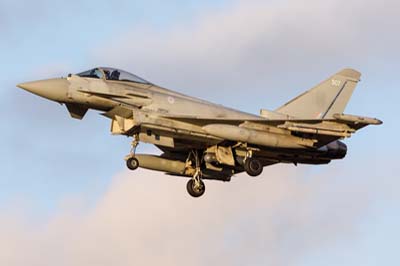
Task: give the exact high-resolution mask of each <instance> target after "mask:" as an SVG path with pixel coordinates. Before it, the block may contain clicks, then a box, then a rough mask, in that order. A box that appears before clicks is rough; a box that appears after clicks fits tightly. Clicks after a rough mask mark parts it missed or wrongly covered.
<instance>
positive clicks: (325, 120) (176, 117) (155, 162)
mask: <svg viewBox="0 0 400 266" xmlns="http://www.w3.org/2000/svg"><path fill="white" fill-rule="evenodd" d="M360 77H361V74H360V73H359V72H358V71H356V70H353V69H344V70H342V71H340V72H338V73H337V74H335V75H333V76H331V77H330V78H328V79H326V80H325V81H323V82H322V83H320V84H319V85H317V86H315V87H313V88H312V89H310V90H308V91H306V92H305V93H303V94H301V95H300V96H298V97H296V98H294V99H293V100H291V101H289V102H288V103H286V104H284V105H282V106H281V107H280V108H278V109H277V110H274V111H270V110H264V109H262V110H261V112H260V115H253V114H249V113H245V112H241V111H238V110H234V109H231V108H226V107H223V106H221V105H217V104H214V103H210V102H208V101H204V100H200V99H197V98H194V97H190V96H187V95H184V94H181V93H178V92H175V91H171V90H168V89H166V88H163V87H160V86H157V85H155V84H153V83H151V82H148V81H146V80H144V79H142V78H140V77H138V76H135V75H133V74H130V73H128V72H125V71H123V70H119V69H115V68H109V67H98V68H94V69H91V70H89V71H85V72H82V73H79V74H69V75H68V76H67V77H66V78H55V79H47V80H40V81H33V82H27V83H22V84H19V85H17V86H18V87H20V88H22V89H24V90H26V91H29V92H31V93H33V94H36V95H38V96H41V97H43V98H46V99H48V100H51V101H55V102H58V103H61V104H63V105H65V106H66V107H67V109H68V111H69V113H70V115H71V116H72V117H73V118H76V119H82V118H83V117H84V116H85V114H86V112H87V111H88V110H89V109H94V110H97V111H100V112H101V114H102V115H103V116H105V117H107V118H109V119H110V120H111V133H112V134H115V135H125V136H128V137H131V138H132V147H131V152H130V153H129V155H128V156H126V157H125V161H126V165H127V167H128V168H129V169H130V170H136V169H137V168H138V167H141V168H145V169H150V170H155V171H161V172H165V173H166V174H167V175H171V176H182V177H188V178H189V181H188V183H187V191H188V193H189V194H190V195H191V196H193V197H200V196H202V195H203V194H204V192H205V185H204V182H203V180H219V181H225V182H228V181H230V180H231V178H232V177H233V176H234V175H237V174H239V173H242V172H246V173H247V174H248V175H249V176H253V177H255V176H259V175H260V174H261V173H262V171H263V168H264V167H266V166H269V165H273V164H278V163H287V164H294V165H297V164H314V165H320V164H328V163H329V162H331V161H332V160H337V159H343V158H344V157H345V156H346V153H347V146H346V145H345V144H344V143H343V142H341V141H340V140H341V139H344V138H347V137H350V136H351V135H352V134H353V133H355V132H356V131H357V130H359V129H361V128H363V127H365V126H368V125H380V124H382V121H380V120H378V119H376V118H368V117H362V116H355V115H348V114H343V111H344V110H345V107H346V105H347V103H348V101H349V100H350V97H351V95H352V93H353V91H354V89H355V87H356V85H357V83H358V82H359V81H360ZM140 142H143V143H150V144H153V145H155V146H156V147H158V148H159V149H160V150H161V151H162V154H161V155H160V156H158V155H148V154H137V153H136V147H137V146H138V144H139V143H140Z"/></svg>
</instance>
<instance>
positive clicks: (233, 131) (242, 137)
mask: <svg viewBox="0 0 400 266" xmlns="http://www.w3.org/2000/svg"><path fill="white" fill-rule="evenodd" d="M203 130H204V131H205V132H206V133H207V134H210V135H212V136H215V137H219V138H222V139H226V140H231V141H237V142H243V143H248V144H254V145H261V146H265V147H271V148H286V149H304V147H312V146H313V144H314V142H313V141H310V140H305V139H302V138H299V137H295V136H291V135H284V134H277V133H271V132H264V131H260V130H254V129H248V128H243V127H238V126H233V125H226V124H211V125H207V126H204V127H203Z"/></svg>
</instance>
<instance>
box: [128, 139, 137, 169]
mask: <svg viewBox="0 0 400 266" xmlns="http://www.w3.org/2000/svg"><path fill="white" fill-rule="evenodd" d="M131 146H132V148H131V152H130V154H129V155H128V156H127V157H126V158H125V160H126V167H128V169H129V170H132V171H134V170H136V169H138V168H139V160H138V159H136V157H135V154H136V148H137V146H139V136H138V135H135V136H134V137H133V141H132V143H131Z"/></svg>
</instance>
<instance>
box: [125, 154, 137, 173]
mask: <svg viewBox="0 0 400 266" xmlns="http://www.w3.org/2000/svg"><path fill="white" fill-rule="evenodd" d="M126 167H128V169H129V170H132V171H135V170H136V169H138V168H139V161H138V159H136V158H135V157H131V158H129V159H128V160H126Z"/></svg>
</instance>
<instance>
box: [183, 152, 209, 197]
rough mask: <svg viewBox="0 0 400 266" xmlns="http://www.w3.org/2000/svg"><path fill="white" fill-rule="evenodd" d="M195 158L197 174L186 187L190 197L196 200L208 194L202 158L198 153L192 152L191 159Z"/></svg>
mask: <svg viewBox="0 0 400 266" xmlns="http://www.w3.org/2000/svg"><path fill="white" fill-rule="evenodd" d="M190 157H194V161H195V164H196V172H195V174H194V175H193V178H192V179H190V180H189V182H188V183H187V185H186V189H187V191H188V193H189V194H190V196H192V197H194V198H198V197H201V196H203V194H204V192H206V186H205V184H204V182H203V180H202V172H201V167H200V165H201V164H200V158H199V154H198V151H192V152H191V154H190V156H189V158H190Z"/></svg>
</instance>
